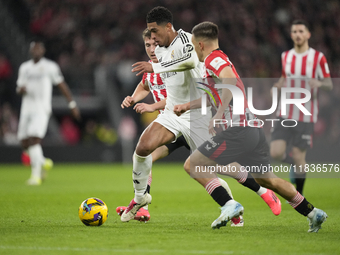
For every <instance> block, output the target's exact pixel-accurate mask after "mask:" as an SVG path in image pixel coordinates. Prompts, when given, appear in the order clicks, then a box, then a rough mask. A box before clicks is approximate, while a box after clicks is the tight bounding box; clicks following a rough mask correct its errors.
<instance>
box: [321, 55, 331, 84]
mask: <svg viewBox="0 0 340 255" xmlns="http://www.w3.org/2000/svg"><path fill="white" fill-rule="evenodd" d="M318 76H319V77H320V78H329V77H330V76H331V74H330V72H329V67H328V63H327V60H326V57H325V56H324V55H322V57H321V59H320V62H319V68H318Z"/></svg>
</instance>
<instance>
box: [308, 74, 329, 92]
mask: <svg viewBox="0 0 340 255" xmlns="http://www.w3.org/2000/svg"><path fill="white" fill-rule="evenodd" d="M308 83H309V86H310V88H311V89H314V88H320V89H324V90H329V91H330V90H332V89H333V82H332V79H331V78H330V77H329V78H325V79H323V80H317V79H310V80H309V81H308Z"/></svg>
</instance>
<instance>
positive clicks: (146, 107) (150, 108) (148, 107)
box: [133, 98, 166, 114]
mask: <svg viewBox="0 0 340 255" xmlns="http://www.w3.org/2000/svg"><path fill="white" fill-rule="evenodd" d="M165 104H166V98H165V99H163V100H161V101H159V102H156V103H154V104H146V103H138V104H136V105H135V106H134V107H133V109H134V110H135V111H136V112H137V113H140V114H142V113H144V112H154V111H157V110H163V109H164V108H165Z"/></svg>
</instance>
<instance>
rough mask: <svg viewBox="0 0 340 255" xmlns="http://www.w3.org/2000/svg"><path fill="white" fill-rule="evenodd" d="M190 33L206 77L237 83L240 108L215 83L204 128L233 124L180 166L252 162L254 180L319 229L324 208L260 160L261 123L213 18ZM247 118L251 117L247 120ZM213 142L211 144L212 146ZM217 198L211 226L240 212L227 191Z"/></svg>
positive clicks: (263, 153) (265, 152)
mask: <svg viewBox="0 0 340 255" xmlns="http://www.w3.org/2000/svg"><path fill="white" fill-rule="evenodd" d="M192 34H193V36H192V42H193V44H194V46H195V50H196V52H197V55H198V58H199V60H200V61H202V62H204V64H205V67H206V76H207V77H208V78H210V79H211V78H215V79H216V78H217V79H219V81H220V82H222V83H224V84H230V85H231V86H232V85H234V86H237V87H238V88H239V89H240V90H241V91H242V94H243V98H244V109H243V114H241V115H235V114H233V111H232V108H230V107H231V100H232V99H233V94H232V93H231V91H230V90H229V89H226V88H224V89H218V93H219V94H220V96H221V103H220V104H218V105H215V107H216V114H215V116H214V117H213V118H212V119H211V121H210V124H209V131H210V132H211V133H216V132H215V130H214V125H213V123H215V122H214V120H219V119H227V120H228V123H229V124H230V123H231V122H230V121H231V120H232V121H233V122H232V123H233V125H232V126H228V128H227V129H225V130H223V131H222V132H221V133H218V134H217V135H216V136H214V137H213V138H211V139H209V140H207V141H206V142H204V143H203V144H202V145H201V146H199V147H198V149H197V150H196V151H194V152H193V153H192V154H191V155H190V158H189V159H188V160H187V161H186V162H185V165H184V167H185V170H186V171H187V172H189V173H190V172H193V171H192V170H193V169H195V166H214V165H216V164H220V165H227V164H230V163H231V162H234V161H237V162H238V163H239V164H241V165H242V166H249V167H253V166H257V170H258V171H255V172H252V175H253V176H254V177H255V180H256V181H257V182H258V183H259V184H260V185H262V186H264V187H266V188H268V189H271V190H274V191H275V192H277V193H278V194H280V195H281V196H282V197H283V198H285V199H286V200H287V201H289V204H290V205H291V206H292V207H293V208H294V209H295V210H296V211H297V212H299V213H300V214H302V215H304V216H307V217H308V220H309V222H310V223H309V230H308V232H318V230H319V229H320V228H321V224H322V223H323V222H324V221H325V220H326V218H327V214H326V213H325V212H324V211H322V210H321V209H317V208H314V206H313V205H312V204H311V203H309V202H308V201H307V200H306V198H304V197H303V196H302V195H301V194H300V193H299V192H298V191H297V190H296V189H295V188H294V186H293V185H292V184H290V183H289V182H287V181H285V180H283V179H280V178H278V177H277V176H275V175H274V174H273V173H272V172H271V171H270V170H269V171H268V168H267V170H266V169H263V166H270V161H269V147H268V144H267V142H266V138H265V135H264V132H263V130H262V128H261V125H258V124H259V123H258V122H257V119H256V118H255V116H254V115H253V114H252V113H251V112H250V111H249V109H248V103H247V100H246V95H245V91H244V85H243V83H242V81H241V80H240V78H239V76H238V74H237V72H236V69H235V67H234V66H233V64H232V63H231V62H230V60H229V58H228V57H227V55H226V54H224V53H223V51H221V50H220V49H219V43H218V27H217V25H215V24H213V23H212V22H202V23H200V24H198V25H196V26H195V27H194V28H193V30H192ZM212 85H213V84H212ZM200 107H201V103H200V101H199V100H196V101H193V102H192V103H190V105H189V107H188V109H190V110H191V109H195V108H200ZM249 120H251V121H252V125H251V126H250V125H249V122H248V121H249ZM213 144H215V146H212V145H213ZM190 170H191V171H190ZM238 173H239V174H240V176H242V175H243V178H247V175H248V172H247V171H240V172H238ZM206 178H207V177H204V176H203V177H200V178H196V180H197V181H198V182H199V183H200V184H202V185H203V186H204V182H205V179H206ZM221 200H223V201H221V202H223V203H225V204H224V206H222V208H221V215H220V216H219V217H218V218H217V219H216V220H215V221H214V222H213V223H212V225H211V226H212V228H220V227H222V226H225V225H226V223H227V222H228V221H229V220H230V219H231V218H232V217H236V216H238V215H239V214H242V213H243V207H242V206H241V204H240V203H238V202H236V201H235V200H233V199H232V198H231V197H229V198H228V197H227V196H224V197H223V198H221Z"/></svg>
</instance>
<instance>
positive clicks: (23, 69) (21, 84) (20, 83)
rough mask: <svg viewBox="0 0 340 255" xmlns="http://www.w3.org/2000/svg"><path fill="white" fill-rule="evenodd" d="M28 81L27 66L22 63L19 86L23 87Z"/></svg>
mask: <svg viewBox="0 0 340 255" xmlns="http://www.w3.org/2000/svg"><path fill="white" fill-rule="evenodd" d="M26 82H27V77H26V73H25V66H24V65H23V64H21V66H20V67H19V74H18V80H17V85H18V87H23V86H25V84H26Z"/></svg>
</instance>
